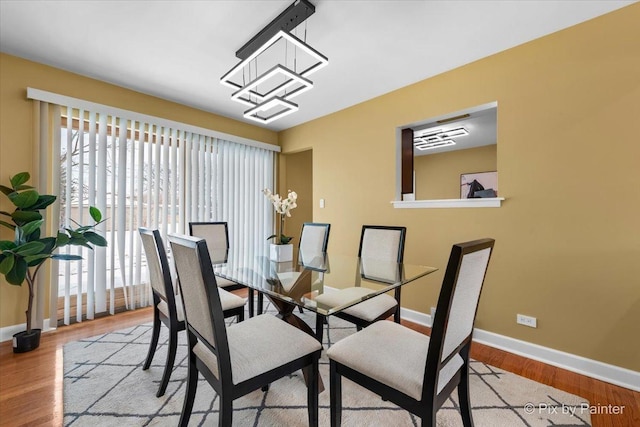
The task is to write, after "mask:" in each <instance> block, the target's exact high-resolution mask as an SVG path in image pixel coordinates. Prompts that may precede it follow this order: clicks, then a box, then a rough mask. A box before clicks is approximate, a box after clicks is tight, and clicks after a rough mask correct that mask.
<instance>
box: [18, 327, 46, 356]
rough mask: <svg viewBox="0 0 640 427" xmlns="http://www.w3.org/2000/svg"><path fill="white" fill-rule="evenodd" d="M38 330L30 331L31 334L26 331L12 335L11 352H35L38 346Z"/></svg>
mask: <svg viewBox="0 0 640 427" xmlns="http://www.w3.org/2000/svg"><path fill="white" fill-rule="evenodd" d="M40 332H41V330H40V329H31V333H27V331H22V332H18V333H17V334H14V335H13V352H14V353H26V352H27V351H31V350H35V349H36V348H38V347H39V346H40Z"/></svg>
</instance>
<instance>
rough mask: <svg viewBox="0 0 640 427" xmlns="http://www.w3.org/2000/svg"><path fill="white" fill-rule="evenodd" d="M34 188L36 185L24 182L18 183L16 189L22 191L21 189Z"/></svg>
mask: <svg viewBox="0 0 640 427" xmlns="http://www.w3.org/2000/svg"><path fill="white" fill-rule="evenodd" d="M32 188H35V187H32V186H31V185H26V184H23V185H18V186H17V187H16V188H15V190H16V191H21V190H30V189H32Z"/></svg>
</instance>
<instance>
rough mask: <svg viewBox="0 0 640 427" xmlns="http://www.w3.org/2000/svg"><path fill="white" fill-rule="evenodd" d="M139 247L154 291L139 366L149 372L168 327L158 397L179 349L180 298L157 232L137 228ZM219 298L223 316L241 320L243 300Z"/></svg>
mask: <svg viewBox="0 0 640 427" xmlns="http://www.w3.org/2000/svg"><path fill="white" fill-rule="evenodd" d="M138 231H139V233H140V238H141V240H142V246H143V248H144V253H145V256H146V259H147V266H148V268H149V282H150V283H151V289H152V291H153V332H152V335H151V342H150V344H149V352H148V354H147V359H146V360H145V362H144V365H143V367H142V369H143V370H145V371H146V370H147V369H149V367H150V366H151V362H152V360H153V356H154V355H155V352H156V347H157V346H158V338H159V336H160V325H161V323H164V324H165V326H167V327H168V328H169V347H168V351H167V360H166V362H165V366H164V373H163V374H162V380H161V381H160V387H159V388H158V392H157V393H156V396H157V397H160V396H162V395H164V393H165V390H166V389H167V384H168V383H169V378H170V377H171V372H172V371H173V364H174V362H175V358H176V350H177V346H178V332H180V331H184V330H185V322H184V309H183V307H182V299H181V297H180V295H179V294H178V295H176V293H175V289H174V286H173V280H172V278H171V270H170V269H169V261H168V259H167V253H166V251H165V246H164V243H163V242H162V237H161V236H160V232H159V231H158V230H150V229H148V228H142V227H141V228H139V229H138ZM220 299H221V301H223V302H222V307H223V310H224V317H232V316H236V317H237V320H238V322H241V321H242V320H244V304H245V300H244V298H240V297H239V296H237V295H234V294H232V293H230V292H227V291H225V290H223V289H220Z"/></svg>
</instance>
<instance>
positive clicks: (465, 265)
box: [423, 239, 495, 395]
mask: <svg viewBox="0 0 640 427" xmlns="http://www.w3.org/2000/svg"><path fill="white" fill-rule="evenodd" d="M494 243H495V240H493V239H481V240H474V241H470V242H466V243H459V244H455V245H453V247H452V248H451V255H450V256H449V262H448V264H447V270H446V271H445V275H444V279H443V282H442V288H441V289H440V296H439V297H438V305H437V307H436V314H435V319H434V321H433V328H432V331H431V339H430V341H429V353H428V357H427V365H426V369H425V382H424V384H428V383H430V384H432V385H433V386H434V387H437V385H436V384H435V383H436V381H433V379H434V378H440V377H439V375H437V373H439V372H440V370H441V369H442V368H443V367H444V366H445V365H446V364H447V363H448V362H449V361H450V360H451V359H452V358H453V357H455V356H456V355H460V356H461V357H462V358H463V360H464V361H465V362H466V361H467V360H468V357H469V347H470V344H471V337H472V335H473V325H474V323H475V319H476V313H477V310H478V302H479V301H480V292H481V291H482V285H483V283H484V278H485V275H486V272H487V268H488V266H489V259H490V258H491V252H492V251H493V245H494ZM427 378H429V379H430V381H427ZM439 388H442V385H441V386H440V387H439ZM423 395H424V391H423Z"/></svg>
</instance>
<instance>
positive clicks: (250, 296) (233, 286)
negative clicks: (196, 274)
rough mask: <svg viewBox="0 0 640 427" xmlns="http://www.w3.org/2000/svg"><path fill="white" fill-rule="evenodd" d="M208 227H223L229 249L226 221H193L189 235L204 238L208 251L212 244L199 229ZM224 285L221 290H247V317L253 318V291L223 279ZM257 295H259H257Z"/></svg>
mask: <svg viewBox="0 0 640 427" xmlns="http://www.w3.org/2000/svg"><path fill="white" fill-rule="evenodd" d="M208 226H214V227H215V226H219V227H223V228H224V242H225V249H227V250H228V249H229V225H228V223H227V222H226V221H193V222H190V223H189V235H191V236H194V237H201V238H204V239H205V240H207V245H208V247H209V248H210V249H213V247H212V242H211V240H208V239H207V234H206V233H203V232H201V230H199V229H200V227H208ZM221 281H222V279H220V278H218V282H221ZM224 281H225V283H228V284H225V285H223V286H221V287H222V288H223V289H226V290H228V291H234V290H238V289H247V294H248V297H247V299H248V300H249V301H248V302H249V317H253V316H254V310H255V309H254V302H253V297H254V291H253V289H251V288H250V287H248V286H245V285H242V284H240V283H235V282H232V281H231V280H227V279H224ZM258 295H259V294H258ZM258 308H259V310H258V314H260V313H261V312H262V301H261V300H260V299H258Z"/></svg>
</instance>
